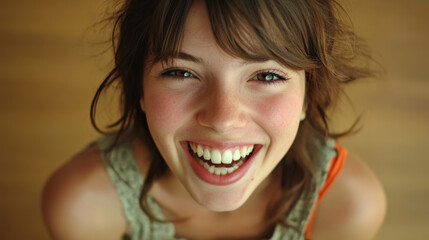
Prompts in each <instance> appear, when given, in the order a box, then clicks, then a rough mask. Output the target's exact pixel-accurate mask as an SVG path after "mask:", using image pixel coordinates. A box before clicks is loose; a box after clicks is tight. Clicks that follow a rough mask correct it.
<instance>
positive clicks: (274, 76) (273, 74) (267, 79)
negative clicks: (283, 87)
mask: <svg viewBox="0 0 429 240" xmlns="http://www.w3.org/2000/svg"><path fill="white" fill-rule="evenodd" d="M258 75H264V77H263V78H259V77H258ZM251 80H254V81H261V82H263V84H275V83H283V82H286V81H287V80H289V78H288V77H285V76H284V75H282V74H280V73H278V71H275V70H269V71H260V72H257V73H255V75H254V76H253V77H252V78H251Z"/></svg>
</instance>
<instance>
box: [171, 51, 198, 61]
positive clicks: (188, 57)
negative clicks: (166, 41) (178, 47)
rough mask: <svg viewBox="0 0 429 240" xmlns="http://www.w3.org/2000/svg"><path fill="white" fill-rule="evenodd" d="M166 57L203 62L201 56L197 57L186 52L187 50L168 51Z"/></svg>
mask: <svg viewBox="0 0 429 240" xmlns="http://www.w3.org/2000/svg"><path fill="white" fill-rule="evenodd" d="M164 57H165V59H181V60H185V61H191V62H195V63H201V62H203V59H202V58H199V57H195V56H193V55H191V54H188V53H185V52H178V53H175V52H168V53H166V54H165V56H164Z"/></svg>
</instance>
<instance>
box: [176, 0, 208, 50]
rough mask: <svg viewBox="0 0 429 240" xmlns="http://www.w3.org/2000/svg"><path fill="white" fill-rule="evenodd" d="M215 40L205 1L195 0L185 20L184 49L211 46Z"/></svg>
mask: <svg viewBox="0 0 429 240" xmlns="http://www.w3.org/2000/svg"><path fill="white" fill-rule="evenodd" d="M214 42H215V38H214V36H213V31H212V28H211V24H210V20H209V17H208V13H207V8H206V4H205V1H194V3H193V4H192V6H191V9H190V10H189V14H188V16H187V18H186V21H185V27H184V31H183V42H182V49H186V48H188V47H192V46H202V47H204V46H211V45H213V43H214Z"/></svg>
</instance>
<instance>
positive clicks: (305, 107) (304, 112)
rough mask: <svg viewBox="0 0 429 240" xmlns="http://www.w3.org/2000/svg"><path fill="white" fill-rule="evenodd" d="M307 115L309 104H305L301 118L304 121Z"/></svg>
mask: <svg viewBox="0 0 429 240" xmlns="http://www.w3.org/2000/svg"><path fill="white" fill-rule="evenodd" d="M306 116H307V106H306V105H304V106H303V107H302V112H301V116H300V120H301V121H304V119H305V117H306Z"/></svg>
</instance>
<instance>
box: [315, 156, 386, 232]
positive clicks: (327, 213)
mask: <svg viewBox="0 0 429 240" xmlns="http://www.w3.org/2000/svg"><path fill="white" fill-rule="evenodd" d="M385 211H386V198H385V194H384V190H383V188H382V186H381V184H380V182H379V181H378V179H377V178H376V177H375V176H374V174H373V173H372V172H371V170H370V169H369V168H368V167H367V166H366V164H365V163H364V162H363V161H362V160H361V159H359V158H358V157H356V156H355V155H353V154H351V153H349V154H348V155H347V159H346V161H345V164H344V167H343V169H342V171H341V173H340V174H339V175H338V177H337V179H336V180H335V182H334V184H333V185H332V187H331V189H329V191H328V192H327V193H326V195H325V197H324V199H323V200H322V202H321V203H320V204H319V206H318V207H317V211H316V216H315V219H314V225H313V229H312V231H311V232H312V233H311V235H312V238H311V239H313V240H324V239H329V240H335V239H348V240H354V239H356V240H370V239H373V238H374V236H375V234H376V233H377V231H378V229H379V228H380V226H381V224H382V222H383V219H384V215H385Z"/></svg>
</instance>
